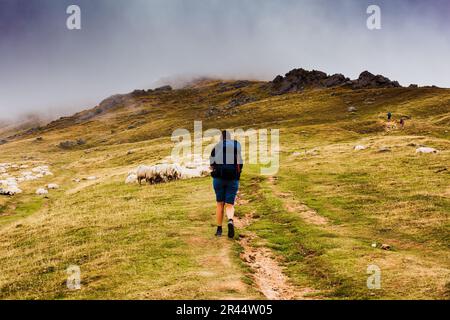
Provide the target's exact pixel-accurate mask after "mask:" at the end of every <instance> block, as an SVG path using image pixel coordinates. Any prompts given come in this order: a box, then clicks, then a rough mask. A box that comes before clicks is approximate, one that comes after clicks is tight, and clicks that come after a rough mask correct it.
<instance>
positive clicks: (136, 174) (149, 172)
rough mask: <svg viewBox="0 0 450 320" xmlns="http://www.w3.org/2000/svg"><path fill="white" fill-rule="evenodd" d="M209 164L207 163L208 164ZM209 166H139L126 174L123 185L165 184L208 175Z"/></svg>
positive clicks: (199, 164)
mask: <svg viewBox="0 0 450 320" xmlns="http://www.w3.org/2000/svg"><path fill="white" fill-rule="evenodd" d="M208 163H209V162H208ZM209 173H210V169H209V165H205V164H202V163H200V162H199V163H198V164H197V165H196V166H194V165H191V168H186V167H182V166H180V165H179V164H175V163H161V164H157V165H154V166H145V165H141V166H139V167H138V168H137V169H136V170H132V171H130V172H129V173H128V176H127V178H126V179H125V183H134V182H136V181H137V182H138V183H139V184H142V183H141V182H142V180H145V181H146V182H147V183H149V184H158V183H166V182H170V181H174V180H179V179H191V178H198V177H204V176H207V175H209Z"/></svg>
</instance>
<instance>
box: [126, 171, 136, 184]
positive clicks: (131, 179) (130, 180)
mask: <svg viewBox="0 0 450 320" xmlns="http://www.w3.org/2000/svg"><path fill="white" fill-rule="evenodd" d="M136 182H137V174H135V173H131V174H129V175H128V177H127V178H126V179H125V183H126V184H130V183H136Z"/></svg>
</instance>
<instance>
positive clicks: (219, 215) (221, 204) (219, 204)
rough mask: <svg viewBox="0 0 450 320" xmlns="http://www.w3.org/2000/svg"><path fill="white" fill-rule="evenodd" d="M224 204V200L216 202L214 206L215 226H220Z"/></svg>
mask: <svg viewBox="0 0 450 320" xmlns="http://www.w3.org/2000/svg"><path fill="white" fill-rule="evenodd" d="M224 205H225V203H224V202H217V207H216V216H217V226H222V223H223V207H224Z"/></svg>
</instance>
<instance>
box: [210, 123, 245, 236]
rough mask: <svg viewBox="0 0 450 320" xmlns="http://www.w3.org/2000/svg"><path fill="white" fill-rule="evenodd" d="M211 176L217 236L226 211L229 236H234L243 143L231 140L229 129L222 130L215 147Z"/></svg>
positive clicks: (211, 163) (212, 154)
mask: <svg viewBox="0 0 450 320" xmlns="http://www.w3.org/2000/svg"><path fill="white" fill-rule="evenodd" d="M210 165H211V169H212V172H211V176H212V177H213V186H214V191H215V193H216V202H217V204H216V215H217V231H216V236H218V237H220V236H221V235H222V223H223V216H224V211H225V214H226V216H227V218H228V237H229V238H234V224H233V217H234V201H235V199H236V195H237V192H238V189H239V179H240V177H241V172H242V168H243V160H242V154H241V145H240V143H239V142H238V141H236V140H231V135H230V133H229V132H228V131H226V130H224V131H222V136H221V140H220V142H219V143H218V144H217V145H216V146H215V147H214V149H213V150H212V152H211V157H210Z"/></svg>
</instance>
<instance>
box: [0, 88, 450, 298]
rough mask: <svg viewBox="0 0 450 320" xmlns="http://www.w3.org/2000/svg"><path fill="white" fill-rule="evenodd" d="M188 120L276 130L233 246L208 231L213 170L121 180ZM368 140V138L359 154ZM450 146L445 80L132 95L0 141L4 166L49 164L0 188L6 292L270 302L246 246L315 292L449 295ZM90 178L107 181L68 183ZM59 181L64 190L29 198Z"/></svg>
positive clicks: (157, 155) (159, 155) (246, 191)
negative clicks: (266, 170) (3, 191)
mask: <svg viewBox="0 0 450 320" xmlns="http://www.w3.org/2000/svg"><path fill="white" fill-rule="evenodd" d="M240 104H241V105H240ZM352 106H353V107H355V108H356V111H355V112H349V111H348V108H349V107H352ZM388 111H390V112H392V113H393V115H394V118H395V119H396V120H398V119H399V118H400V117H402V116H404V117H407V118H408V120H407V121H406V126H405V128H403V129H401V128H400V127H399V126H398V125H397V127H395V126H393V125H392V123H391V124H389V123H387V122H386V120H385V114H386V113H387V112H388ZM195 120H202V121H203V129H204V130H206V129H208V128H219V129H224V128H243V129H248V128H254V129H259V128H279V129H280V130H281V136H280V143H281V150H280V157H281V162H280V171H279V173H278V175H277V176H274V177H267V176H262V175H260V174H259V170H258V166H256V165H253V166H246V168H245V173H244V175H243V178H242V184H241V194H240V199H239V202H238V206H237V215H238V217H240V218H241V219H240V221H239V222H238V223H240V225H239V226H240V228H239V229H238V232H239V233H240V234H241V236H236V241H229V240H228V239H215V238H214V236H213V234H214V221H215V219H214V205H215V204H214V193H213V190H212V186H211V179H210V178H200V179H193V180H186V181H177V182H171V183H168V184H163V185H152V186H149V185H146V186H138V185H126V184H125V183H124V180H125V177H126V173H127V172H128V171H129V170H130V169H132V168H134V167H136V166H137V165H139V164H142V163H149V164H151V163H156V162H158V161H160V160H161V159H163V158H164V157H166V156H168V155H170V152H171V148H172V147H173V142H172V141H171V139H170V136H171V134H172V132H173V130H175V129H177V128H186V129H188V130H191V131H192V130H193V122H194V121H195ZM80 138H81V139H83V140H84V142H85V143H83V144H79V145H74V146H72V147H70V148H66V149H63V148H61V147H60V146H59V143H61V142H63V141H66V140H76V139H80ZM359 144H361V145H365V146H367V147H368V148H367V149H366V150H362V151H354V150H353V147H354V146H355V145H359ZM418 146H428V147H434V148H436V149H438V150H440V151H441V152H439V153H438V154H416V153H415V149H416V148H417V147H418ZM380 148H389V151H388V152H380V151H379V149H380ZM449 150H450V90H446V89H438V88H391V89H364V90H351V89H345V88H332V89H321V90H314V89H312V90H307V91H305V92H302V93H291V94H284V95H279V96H272V95H270V93H269V91H268V90H267V86H266V84H265V83H260V82H250V83H246V84H245V86H241V85H240V84H239V83H236V82H221V81H205V82H202V83H198V84H196V85H193V86H191V87H188V88H185V89H181V90H173V91H161V92H148V93H140V94H135V95H127V96H126V97H125V98H124V99H123V101H121V102H120V103H119V104H117V105H114V106H113V107H112V108H110V109H109V110H107V111H102V110H100V109H95V110H94V111H92V110H91V111H85V112H83V113H81V114H78V115H76V116H73V117H68V118H63V119H60V120H58V121H55V122H53V123H51V124H49V125H48V126H43V127H41V128H40V129H39V130H35V131H33V132H32V133H28V134H24V135H20V136H18V137H17V138H15V139H13V140H12V141H10V142H8V143H6V144H4V145H1V146H0V163H2V162H11V163H17V164H28V165H30V167H31V166H33V165H37V164H48V165H49V166H50V168H51V170H52V172H53V173H54V176H50V177H45V178H44V179H43V180H38V181H30V182H24V183H23V184H21V188H23V190H24V192H23V193H22V194H19V195H15V196H13V197H5V196H0V257H1V259H0V270H2V272H1V274H0V298H3V299H9V298H19V299H29V298H31V299H42V298H49V299H75V298H83V299H87V298H94V299H102V298H106V299H120V298H131V299H158V298H162V299H176V298H188V299H189V298H194V299H197V298H198V299H216V298H217V299H227V298H236V299H238V298H239V299H241V298H243V299H245V298H256V299H264V298H265V297H267V295H264V290H262V289H261V288H260V286H259V285H258V279H257V276H258V271H257V269H255V268H254V266H253V265H252V264H251V263H248V261H246V259H243V258H242V257H243V256H245V254H243V253H245V252H244V251H245V250H247V249H248V248H246V247H245V246H246V245H249V246H251V247H252V248H254V250H258V249H259V248H266V249H269V251H268V252H269V253H267V254H270V255H271V259H272V260H274V261H276V263H277V264H278V265H279V266H280V267H281V270H282V272H283V274H284V275H285V276H286V279H287V280H286V281H287V282H288V284H289V285H290V286H291V288H294V289H298V290H299V291H301V289H302V288H309V289H311V290H309V291H308V292H309V293H308V294H306V297H307V298H319V299H323V298H325V299H385V298H392V299H405V298H412V299H448V298H450V251H449V244H450V239H449V231H448V230H449V227H450V225H449V221H450V220H449V213H450V167H449V163H450V151H449ZM88 176H97V177H98V179H97V180H93V181H89V180H82V181H81V182H79V183H77V182H74V181H73V179H74V178H80V179H82V178H86V177H88ZM50 182H56V183H58V184H59V185H60V186H61V188H60V189H58V190H55V191H52V192H50V194H49V195H48V197H42V196H38V195H35V194H34V192H35V190H36V188H38V187H41V186H44V185H45V184H46V183H50ZM238 239H241V240H240V241H239V240H238ZM242 239H244V240H245V242H244V243H243V241H244V240H242ZM373 243H376V247H373V246H372V244H373ZM244 244H245V245H244ZM382 244H387V245H389V247H390V248H389V250H382V249H381V248H380V247H381V245H382ZM370 264H376V265H378V266H379V267H380V268H381V272H382V287H381V290H369V289H368V288H367V286H366V280H367V277H368V275H367V274H366V269H367V266H368V265H370ZM69 265H78V266H80V268H81V281H82V287H81V290H77V291H70V290H68V289H67V287H66V283H65V281H66V278H67V274H66V268H67V267H68V266H69ZM298 297H300V295H299V296H298ZM281 298H282V297H281Z"/></svg>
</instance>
